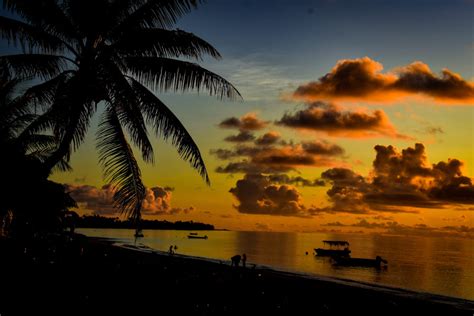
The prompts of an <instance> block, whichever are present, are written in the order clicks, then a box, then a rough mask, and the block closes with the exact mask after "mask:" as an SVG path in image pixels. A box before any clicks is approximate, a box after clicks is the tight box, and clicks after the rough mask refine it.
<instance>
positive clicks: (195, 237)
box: [188, 235, 207, 239]
mask: <svg viewBox="0 0 474 316" xmlns="http://www.w3.org/2000/svg"><path fill="white" fill-rule="evenodd" d="M188 238H189V239H207V236H192V235H189V236H188Z"/></svg>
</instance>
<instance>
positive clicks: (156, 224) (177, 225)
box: [75, 215, 214, 230]
mask: <svg viewBox="0 0 474 316" xmlns="http://www.w3.org/2000/svg"><path fill="white" fill-rule="evenodd" d="M75 223H76V224H75V226H76V228H127V229H134V228H135V222H134V221H133V220H130V219H126V220H121V219H119V218H117V217H113V218H111V217H104V216H99V215H83V216H81V217H77V219H76V220H75ZM140 223H141V224H140V226H141V228H142V229H171V230H214V225H211V224H205V223H200V222H194V221H176V222H169V221H160V220H147V219H142V220H141V222H140Z"/></svg>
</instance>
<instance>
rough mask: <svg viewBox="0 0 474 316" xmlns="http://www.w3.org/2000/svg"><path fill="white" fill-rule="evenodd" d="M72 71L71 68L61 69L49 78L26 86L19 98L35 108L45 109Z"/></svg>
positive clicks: (51, 102)
mask: <svg viewBox="0 0 474 316" xmlns="http://www.w3.org/2000/svg"><path fill="white" fill-rule="evenodd" d="M73 73H74V71H72V70H66V71H63V72H61V73H60V74H59V75H57V76H56V77H54V78H52V79H50V80H47V81H44V82H42V83H39V84H37V85H34V86H32V87H30V88H28V89H27V90H26V91H25V93H24V94H23V95H22V96H21V97H20V98H21V99H22V100H23V102H25V103H26V104H28V106H30V107H32V108H34V109H35V110H36V108H37V107H40V108H41V109H42V110H44V111H46V110H47V109H48V108H49V107H50V106H51V104H53V102H54V100H55V98H56V96H57V93H58V92H59V91H58V90H59V88H60V86H61V85H63V84H65V83H66V82H67V81H68V80H69V79H70V78H71V75H72V74H73Z"/></svg>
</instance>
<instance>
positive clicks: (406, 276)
mask: <svg viewBox="0 0 474 316" xmlns="http://www.w3.org/2000/svg"><path fill="white" fill-rule="evenodd" d="M77 232H78V233H82V234H84V235H86V236H91V237H107V238H113V239H116V240H117V242H122V243H129V244H134V243H135V238H134V237H133V233H134V231H132V230H127V229H93V228H82V229H77ZM143 233H144V235H145V237H143V238H139V239H138V241H137V243H139V244H143V245H145V246H148V247H151V248H153V249H156V250H161V251H168V249H169V247H170V245H173V246H174V245H176V246H177V247H178V249H177V253H179V254H184V255H190V256H197V257H204V258H213V259H220V260H226V261H230V257H232V256H233V255H236V254H241V255H242V254H243V253H245V254H246V255H247V264H248V265H252V264H258V265H264V266H268V267H271V268H275V269H280V270H285V271H291V272H299V273H304V274H310V275H317V276H329V277H336V278H342V279H350V280H355V281H362V282H369V283H376V284H380V285H388V286H392V287H397V288H405V289H411V290H416V291H422V292H429V293H435V294H442V295H447V296H451V297H458V298H464V299H469V300H474V240H472V239H467V238H446V237H424V236H416V237H414V236H409V237H408V236H387V235H372V234H340V233H334V234H333V233H327V234H326V233H282V232H240V231H199V232H198V233H199V235H207V236H208V237H209V238H208V239H188V238H187V235H188V234H189V233H190V232H189V231H176V230H144V231H143ZM323 240H347V241H349V242H350V249H351V250H352V254H351V256H352V257H363V258H375V257H376V256H381V257H382V258H384V259H386V260H388V266H387V268H386V269H378V270H377V269H374V268H357V267H337V266H334V265H333V264H331V261H330V259H329V258H325V257H316V256H315V255H314V248H319V247H323V246H324V245H323V242H322V241H323ZM306 252H308V254H306Z"/></svg>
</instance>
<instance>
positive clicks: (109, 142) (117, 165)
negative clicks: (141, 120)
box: [97, 106, 145, 219]
mask: <svg viewBox="0 0 474 316" xmlns="http://www.w3.org/2000/svg"><path fill="white" fill-rule="evenodd" d="M97 149H98V151H99V162H100V163H101V165H102V166H103V169H104V177H105V178H106V180H107V181H109V182H110V183H112V185H113V186H114V189H115V194H114V205H115V206H116V207H117V208H119V209H121V210H122V212H123V214H125V215H126V216H128V217H131V218H135V219H138V218H139V217H140V212H141V208H142V204H143V200H144V199H145V186H144V185H143V182H142V179H141V172H140V168H139V167H138V163H137V161H136V160H135V157H134V156H133V151H132V148H131V147H130V145H129V144H128V142H127V139H126V137H125V134H124V132H123V130H122V127H121V125H120V121H119V119H118V117H117V113H115V111H114V110H113V108H112V107H111V106H108V107H107V108H106V110H105V112H104V114H103V117H102V120H101V122H100V124H99V128H98V130H97Z"/></svg>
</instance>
